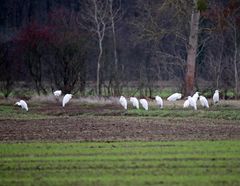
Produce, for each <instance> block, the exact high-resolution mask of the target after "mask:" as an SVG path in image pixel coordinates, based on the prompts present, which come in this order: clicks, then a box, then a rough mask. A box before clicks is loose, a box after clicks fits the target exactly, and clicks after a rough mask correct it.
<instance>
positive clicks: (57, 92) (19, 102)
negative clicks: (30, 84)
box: [15, 90, 72, 111]
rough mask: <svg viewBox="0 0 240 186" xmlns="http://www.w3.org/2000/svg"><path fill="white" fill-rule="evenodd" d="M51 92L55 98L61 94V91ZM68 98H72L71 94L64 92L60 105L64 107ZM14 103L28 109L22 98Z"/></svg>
mask: <svg viewBox="0 0 240 186" xmlns="http://www.w3.org/2000/svg"><path fill="white" fill-rule="evenodd" d="M53 94H54V96H55V97H56V98H59V97H60V96H61V95H62V91H61V90H56V91H54V92H53ZM70 99H72V94H66V95H65V96H64V97H63V100H62V107H65V105H66V104H67V103H68V102H69V101H70ZM15 105H18V106H21V107H22V109H25V110H26V111H28V105H27V103H26V101H24V100H20V101H18V102H16V103H15Z"/></svg>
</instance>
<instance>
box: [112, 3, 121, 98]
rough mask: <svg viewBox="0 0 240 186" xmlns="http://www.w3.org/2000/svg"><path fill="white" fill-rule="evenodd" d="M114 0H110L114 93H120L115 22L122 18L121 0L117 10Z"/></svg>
mask: <svg viewBox="0 0 240 186" xmlns="http://www.w3.org/2000/svg"><path fill="white" fill-rule="evenodd" d="M113 1H114V0H109V13H110V16H109V17H110V22H111V23H110V24H111V30H112V39H113V52H114V79H115V87H114V95H119V94H120V89H119V83H120V82H119V71H118V53H117V40H116V26H115V23H116V22H117V21H118V20H119V19H120V18H121V16H120V15H119V12H120V11H121V0H120V1H119V5H118V7H117V9H116V10H114V7H113Z"/></svg>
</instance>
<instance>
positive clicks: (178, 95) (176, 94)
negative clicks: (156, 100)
mask: <svg viewBox="0 0 240 186" xmlns="http://www.w3.org/2000/svg"><path fill="white" fill-rule="evenodd" d="M181 97H182V94H180V93H174V94H172V95H171V96H169V97H168V98H167V100H168V101H176V100H178V99H181Z"/></svg>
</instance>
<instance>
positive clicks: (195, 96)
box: [192, 92, 199, 102]
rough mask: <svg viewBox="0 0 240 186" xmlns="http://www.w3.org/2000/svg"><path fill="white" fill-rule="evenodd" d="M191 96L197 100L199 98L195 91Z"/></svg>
mask: <svg viewBox="0 0 240 186" xmlns="http://www.w3.org/2000/svg"><path fill="white" fill-rule="evenodd" d="M192 98H193V99H194V100H195V101H196V102H197V100H198V98H199V92H195V94H194V95H193V96H192Z"/></svg>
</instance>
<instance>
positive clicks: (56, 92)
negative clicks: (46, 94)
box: [53, 90, 62, 97]
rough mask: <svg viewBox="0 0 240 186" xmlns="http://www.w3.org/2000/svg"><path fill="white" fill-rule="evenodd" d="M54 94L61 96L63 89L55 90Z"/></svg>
mask: <svg viewBox="0 0 240 186" xmlns="http://www.w3.org/2000/svg"><path fill="white" fill-rule="evenodd" d="M53 94H54V96H56V97H59V96H61V95H62V91H61V90H56V91H54V92H53Z"/></svg>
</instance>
